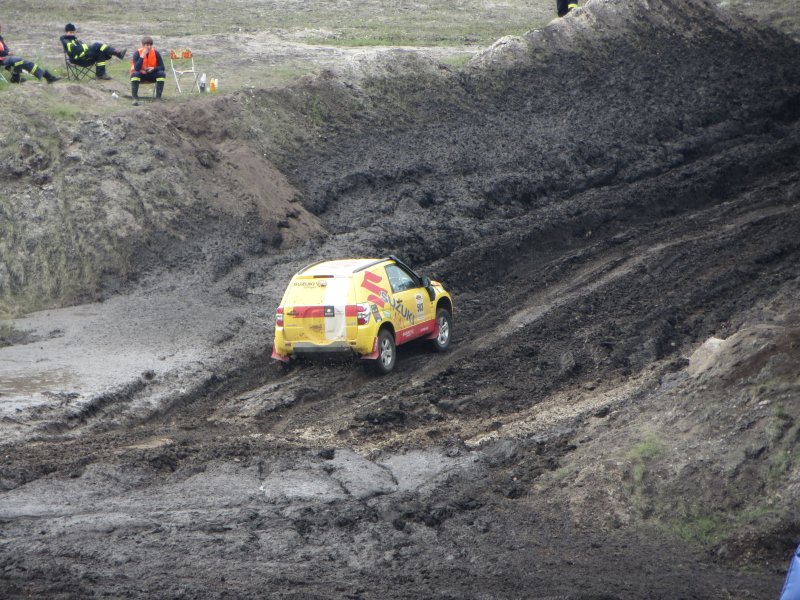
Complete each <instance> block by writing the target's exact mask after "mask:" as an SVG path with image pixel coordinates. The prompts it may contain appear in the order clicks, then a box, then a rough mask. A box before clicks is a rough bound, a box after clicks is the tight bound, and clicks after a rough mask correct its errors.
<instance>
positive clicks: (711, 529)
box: [659, 516, 729, 544]
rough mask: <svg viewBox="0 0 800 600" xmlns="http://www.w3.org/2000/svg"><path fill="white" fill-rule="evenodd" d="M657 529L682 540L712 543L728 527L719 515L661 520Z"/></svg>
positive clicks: (719, 538) (717, 539) (719, 537)
mask: <svg viewBox="0 0 800 600" xmlns="http://www.w3.org/2000/svg"><path fill="white" fill-rule="evenodd" d="M659 529H661V530H662V531H664V532H665V533H667V534H669V535H672V536H674V537H677V538H680V539H682V540H684V541H688V542H699V543H701V544H713V543H716V542H717V541H719V540H721V539H722V538H723V537H724V534H725V532H726V531H728V530H729V527H728V525H727V523H726V522H725V521H724V520H723V519H721V518H719V517H711V516H699V517H696V518H693V519H686V520H670V521H666V522H661V523H660V524H659Z"/></svg>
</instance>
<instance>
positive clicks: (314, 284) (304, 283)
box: [292, 279, 328, 288]
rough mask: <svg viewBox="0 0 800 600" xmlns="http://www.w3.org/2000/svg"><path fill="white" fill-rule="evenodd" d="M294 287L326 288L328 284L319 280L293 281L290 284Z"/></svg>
mask: <svg viewBox="0 0 800 600" xmlns="http://www.w3.org/2000/svg"><path fill="white" fill-rule="evenodd" d="M292 285H293V286H294V287H301V288H315V287H326V286H327V285H328V282H327V281H325V280H324V279H320V280H319V281H294V282H292Z"/></svg>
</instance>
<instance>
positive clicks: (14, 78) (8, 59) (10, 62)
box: [0, 26, 61, 83]
mask: <svg viewBox="0 0 800 600" xmlns="http://www.w3.org/2000/svg"><path fill="white" fill-rule="evenodd" d="M2 31H3V28H2V26H0V33H2ZM0 65H2V66H3V67H5V68H6V70H8V71H11V79H10V80H9V81H10V82H11V83H19V82H20V74H21V73H22V71H27V72H28V73H30V74H31V75H33V76H34V77H36V79H39V80H41V79H42V77H44V78H45V80H46V81H47V83H53V82H54V81H58V80H59V79H61V77H56V76H55V75H53V74H52V73H51V72H50V71H48V70H47V69H43V68H42V67H40V66H39V65H37V64H36V63H34V62H31V61H29V60H25V59H24V58H20V57H19V56H14V55H12V54H11V48H9V47H8V44H6V42H5V40H4V39H3V36H2V35H0Z"/></svg>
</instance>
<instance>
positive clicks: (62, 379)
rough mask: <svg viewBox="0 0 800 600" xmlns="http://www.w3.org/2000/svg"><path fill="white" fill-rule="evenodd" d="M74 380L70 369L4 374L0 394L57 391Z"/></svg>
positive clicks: (0, 381) (0, 379)
mask: <svg viewBox="0 0 800 600" xmlns="http://www.w3.org/2000/svg"><path fill="white" fill-rule="evenodd" d="M73 381H74V379H73V377H72V374H71V373H70V372H69V370H68V369H56V370H54V371H44V372H42V373H34V374H27V373H21V374H19V375H3V376H2V377H0V395H14V394H35V393H37V392H38V393H42V392H46V391H51V392H57V391H59V390H63V389H65V388H67V387H69V386H70V385H71V384H72V383H73Z"/></svg>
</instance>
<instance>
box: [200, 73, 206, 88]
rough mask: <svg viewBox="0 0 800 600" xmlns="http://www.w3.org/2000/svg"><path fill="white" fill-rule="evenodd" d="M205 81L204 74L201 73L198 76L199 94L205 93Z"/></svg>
mask: <svg viewBox="0 0 800 600" xmlns="http://www.w3.org/2000/svg"><path fill="white" fill-rule="evenodd" d="M206 81H207V80H206V74H205V73H203V74H202V75H200V91H201V92H205V91H206Z"/></svg>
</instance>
